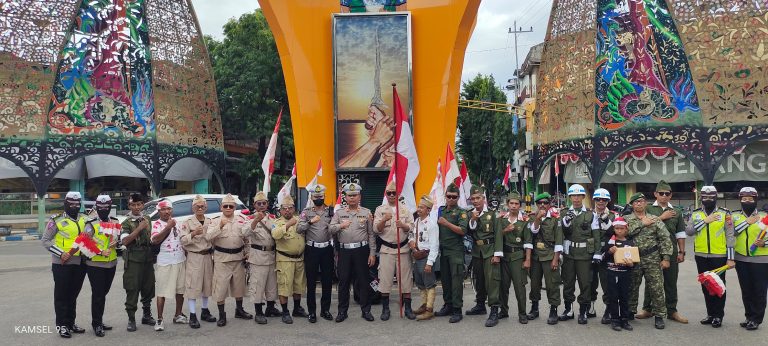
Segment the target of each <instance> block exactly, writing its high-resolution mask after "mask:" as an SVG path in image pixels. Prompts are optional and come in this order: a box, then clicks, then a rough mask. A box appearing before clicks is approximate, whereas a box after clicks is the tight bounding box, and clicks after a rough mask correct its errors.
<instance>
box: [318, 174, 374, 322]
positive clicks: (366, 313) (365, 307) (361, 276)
mask: <svg viewBox="0 0 768 346" xmlns="http://www.w3.org/2000/svg"><path fill="white" fill-rule="evenodd" d="M361 190H362V188H361V187H360V185H358V184H355V183H349V184H347V185H346V186H344V194H345V195H346V196H347V197H346V199H347V207H346V208H344V209H341V210H339V211H338V212H337V213H336V214H334V215H333V219H331V225H330V227H329V228H330V230H331V233H332V234H334V235H336V236H337V237H338V240H339V262H338V275H339V288H338V291H339V314H338V315H337V316H336V322H342V321H344V320H346V319H347V317H348V316H347V310H348V309H349V284H350V282H351V280H352V279H353V278H354V279H356V280H355V282H356V284H357V292H360V308H361V310H362V312H363V314H362V317H363V318H364V319H365V320H366V321H369V322H370V321H373V320H374V319H373V315H372V314H371V304H370V302H369V301H368V287H367V283H368V268H369V267H372V266H373V265H374V264H375V263H376V256H375V255H376V253H375V251H376V248H375V246H374V245H375V244H376V239H375V236H374V233H373V215H372V214H371V211H370V210H369V209H367V208H364V207H361V206H360V192H361Z"/></svg>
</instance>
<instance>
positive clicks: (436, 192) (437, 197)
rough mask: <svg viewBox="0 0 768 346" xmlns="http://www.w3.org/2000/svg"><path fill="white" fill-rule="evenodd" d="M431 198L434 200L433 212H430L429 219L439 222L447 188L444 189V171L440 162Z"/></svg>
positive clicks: (430, 192)
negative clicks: (439, 210)
mask: <svg viewBox="0 0 768 346" xmlns="http://www.w3.org/2000/svg"><path fill="white" fill-rule="evenodd" d="M429 198H431V199H432V202H433V204H432V210H430V211H429V218H430V219H431V220H432V221H434V222H437V214H438V209H440V207H441V206H444V205H445V188H444V187H443V171H442V170H441V168H440V160H437V173H436V174H435V182H434V183H432V189H431V190H430V191H429Z"/></svg>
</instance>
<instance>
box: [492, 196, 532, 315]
mask: <svg viewBox="0 0 768 346" xmlns="http://www.w3.org/2000/svg"><path fill="white" fill-rule="evenodd" d="M520 202H521V198H520V194H519V193H517V192H515V191H513V192H511V193H510V194H509V196H508V197H507V207H509V214H508V215H507V217H505V218H498V219H497V223H496V227H497V228H498V232H499V233H500V234H501V236H502V239H503V241H504V244H503V246H502V248H503V249H504V257H503V258H502V260H501V293H500V294H499V298H500V300H501V313H500V314H499V318H507V317H509V288H510V286H512V283H514V287H515V298H516V299H517V318H518V321H519V322H520V323H522V324H526V323H528V316H527V315H526V313H525V284H526V281H527V272H528V270H529V269H530V268H531V250H532V249H533V244H532V243H531V230H530V229H529V228H528V215H526V214H525V213H523V212H521V211H520V206H521V203H520Z"/></svg>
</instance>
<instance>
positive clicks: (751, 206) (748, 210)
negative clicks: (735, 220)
mask: <svg viewBox="0 0 768 346" xmlns="http://www.w3.org/2000/svg"><path fill="white" fill-rule="evenodd" d="M755 208H757V203H755V202H746V203H745V202H741V209H742V210H744V214H746V215H747V216H749V215H752V213H754V212H755Z"/></svg>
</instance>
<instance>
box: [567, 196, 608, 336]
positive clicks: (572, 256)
mask: <svg viewBox="0 0 768 346" xmlns="http://www.w3.org/2000/svg"><path fill="white" fill-rule="evenodd" d="M586 194H587V191H586V190H585V189H584V187H583V186H581V185H579V184H573V185H571V187H569V188H568V198H570V200H571V207H570V208H569V209H568V210H567V211H565V213H564V214H565V215H563V216H562V219H561V221H562V226H563V236H564V237H565V241H564V242H565V244H564V245H563V250H564V251H565V255H564V256H563V269H562V273H561V275H562V277H563V300H564V302H565V310H563V314H562V315H560V317H559V320H560V321H567V320H571V319H573V311H572V310H571V305H572V304H573V301H574V300H576V280H578V282H579V297H578V302H579V324H587V310H589V303H590V302H591V300H590V285H591V281H592V263H593V261H594V262H596V263H599V262H600V259H601V256H600V254H595V250H596V249H597V247H598V246H599V244H600V232H599V231H598V230H596V229H592V218H593V215H592V211H591V210H589V208H587V207H585V206H584V199H585V198H586Z"/></svg>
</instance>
